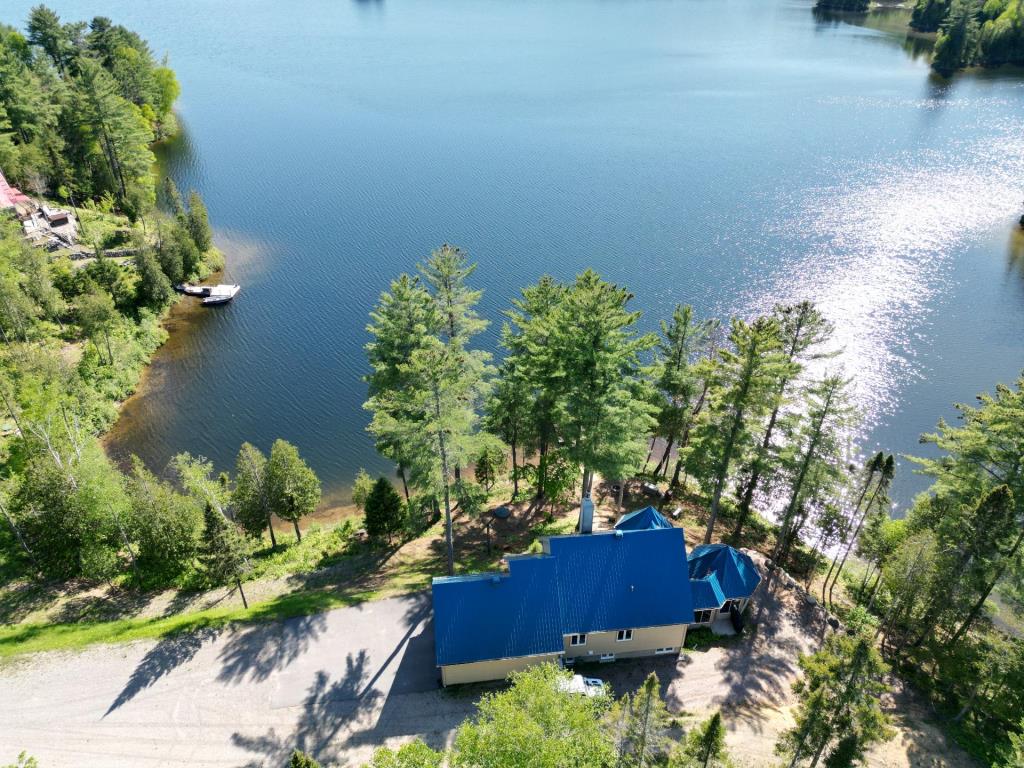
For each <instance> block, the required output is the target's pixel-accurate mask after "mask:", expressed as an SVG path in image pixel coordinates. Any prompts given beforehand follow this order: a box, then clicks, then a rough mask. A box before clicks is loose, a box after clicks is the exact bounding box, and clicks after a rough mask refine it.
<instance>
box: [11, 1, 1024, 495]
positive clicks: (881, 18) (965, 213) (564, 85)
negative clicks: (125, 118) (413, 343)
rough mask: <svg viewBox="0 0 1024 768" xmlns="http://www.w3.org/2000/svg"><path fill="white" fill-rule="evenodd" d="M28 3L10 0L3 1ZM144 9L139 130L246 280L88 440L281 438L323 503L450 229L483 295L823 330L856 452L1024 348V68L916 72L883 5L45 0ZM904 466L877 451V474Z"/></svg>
mask: <svg viewBox="0 0 1024 768" xmlns="http://www.w3.org/2000/svg"><path fill="white" fill-rule="evenodd" d="M35 2H36V0H5V3H4V6H3V10H2V11H0V20H3V21H6V22H8V23H16V24H18V25H19V26H22V23H23V21H24V19H25V18H26V16H27V13H28V9H29V8H30V6H31V5H33V4H34V3H35ZM49 4H50V5H51V6H52V7H54V8H55V9H56V10H57V11H58V12H59V13H60V14H61V15H62V17H63V18H64V19H65V20H66V21H68V20H74V19H84V18H88V17H90V16H92V15H94V14H103V15H107V16H110V17H111V18H113V19H114V20H115V21H117V22H119V23H122V24H125V25H126V26H128V27H130V28H132V29H135V30H137V31H139V32H140V33H141V34H142V35H143V36H144V37H146V38H147V39H148V40H149V41H150V43H151V44H152V46H153V48H154V50H155V51H157V52H158V53H159V54H160V55H163V54H164V53H165V52H166V53H167V54H168V55H169V57H170V64H171V66H173V67H174V69H175V70H176V71H177V73H178V77H179V79H180V81H181V85H182V97H181V100H180V103H179V112H180V117H181V123H182V128H183V131H182V133H181V135H180V136H179V137H178V138H177V139H176V140H175V141H173V142H172V143H171V144H169V145H168V146H166V147H164V148H162V149H161V151H160V159H161V162H162V164H163V167H164V168H165V169H166V172H167V173H169V174H170V175H171V176H173V177H174V179H175V180H176V181H177V183H178V186H179V187H181V188H182V190H183V191H185V190H187V189H189V188H195V189H197V190H199V191H200V192H201V193H202V194H203V196H204V197H205V199H206V202H207V204H208V206H209V209H210V214H211V217H212V221H213V223H214V225H215V227H216V233H217V236H216V240H217V243H218V245H219V246H220V247H221V248H222V249H223V250H224V251H225V253H226V254H227V263H228V267H227V277H228V278H229V279H230V280H231V281H232V282H239V283H241V284H242V286H243V290H242V293H241V294H240V295H239V297H238V298H237V299H236V300H235V302H234V303H233V304H231V305H230V306H227V307H222V308H220V309H216V310H205V311H204V310H192V311H188V312H182V311H179V312H176V313H175V319H174V321H173V324H172V325H173V326H174V329H175V330H174V332H173V334H172V339H171V341H170V343H169V344H168V345H167V346H166V347H165V348H164V349H163V350H162V351H161V352H160V353H159V354H158V356H157V359H156V361H155V363H154V366H153V367H152V369H151V372H150V375H149V376H148V378H147V380H146V383H145V385H144V387H143V390H142V392H141V393H140V395H138V396H137V397H135V398H133V399H132V400H131V401H130V402H129V403H128V404H127V405H126V407H125V409H124V412H123V416H122V418H121V420H120V422H119V423H118V425H117V427H116V428H115V430H114V432H113V434H112V435H111V437H110V441H109V445H110V447H111V450H112V451H113V452H114V453H115V454H116V455H119V456H124V455H126V454H128V453H129V452H131V453H136V454H139V455H140V456H142V457H143V458H144V459H145V460H146V462H147V463H148V464H149V465H150V466H152V467H153V468H155V469H160V468H162V467H164V466H165V465H166V463H167V461H168V459H169V458H170V456H171V455H173V454H174V453H176V452H178V451H184V450H187V451H190V452H192V453H195V454H201V455H204V456H207V457H209V458H211V459H212V460H213V461H214V462H215V463H216V465H217V466H218V468H222V469H228V468H230V467H231V466H232V465H233V461H234V456H235V454H236V452H237V449H238V446H239V444H240V443H241V442H242V441H243V440H248V441H251V442H253V443H255V444H257V445H258V446H260V447H262V448H264V449H268V448H269V446H270V443H271V442H272V441H273V439H274V438H276V437H283V438H286V439H288V440H290V441H292V442H294V443H296V444H297V445H298V446H299V448H300V450H301V452H302V453H303V455H304V456H305V457H306V458H307V459H308V460H309V461H310V463H311V464H312V465H313V467H314V468H315V469H316V471H317V472H318V473H319V475H320V477H321V478H322V480H323V483H324V488H325V496H326V498H327V499H328V500H329V501H332V502H335V501H344V500H345V498H346V496H347V489H348V485H349V483H350V482H351V479H352V478H353V476H354V474H355V473H356V471H357V469H358V468H359V467H361V466H362V467H366V468H367V469H368V470H370V471H372V472H384V471H388V465H387V463H386V462H384V461H383V460H381V459H380V458H379V457H377V456H376V454H375V453H374V450H373V445H372V441H371V440H370V439H369V438H368V436H367V435H366V434H365V432H364V428H365V426H366V423H367V421H368V418H367V414H366V413H365V412H364V411H363V410H362V408H361V404H362V402H363V400H364V399H365V387H364V385H363V383H362V381H361V378H360V377H361V376H362V375H363V373H364V372H365V368H366V366H365V359H364V355H363V352H362V347H363V345H364V344H365V342H366V333H365V330H364V326H365V324H366V320H367V312H368V311H369V309H370V308H371V306H372V305H373V304H374V302H375V300H376V298H377V296H378V294H379V292H380V291H381V290H382V289H384V288H386V286H387V284H388V282H389V280H391V279H392V278H393V277H395V276H397V275H398V274H399V273H401V272H402V271H409V270H413V269H414V268H415V264H416V262H417V261H418V260H420V259H423V258H424V257H425V256H426V255H427V254H429V252H430V250H431V249H432V248H435V247H437V246H438V245H440V244H442V243H444V242H450V243H456V244H458V245H460V246H462V247H463V248H465V249H467V250H468V251H469V253H470V254H471V256H472V257H473V258H474V259H475V260H477V261H478V262H479V269H478V271H477V273H476V276H475V277H476V281H477V284H478V285H479V286H480V287H481V288H483V289H484V290H485V294H484V300H483V304H482V312H483V314H485V315H486V316H487V317H488V318H489V319H490V320H491V321H492V327H491V329H490V331H489V332H488V333H487V334H486V336H485V337H484V338H483V339H482V341H481V343H482V344H483V345H485V346H487V347H489V348H493V347H494V346H495V341H496V335H497V331H498V326H499V323H500V312H501V311H502V310H503V309H504V308H506V307H507V306H508V303H509V301H510V299H511V298H513V297H514V296H515V295H516V293H517V291H518V289H519V288H520V287H522V286H524V285H526V284H528V283H530V282H532V281H534V280H535V279H536V278H538V277H539V276H540V275H541V274H543V273H545V272H548V273H551V274H553V275H555V276H557V277H559V278H563V279H570V278H571V277H572V276H573V275H574V274H576V273H577V272H579V271H581V270H582V269H584V268H585V267H587V266H592V267H594V268H596V269H597V270H598V271H600V272H601V273H602V274H604V275H605V276H606V277H607V278H608V279H610V280H613V281H616V282H619V283H623V284H626V285H628V286H629V287H630V288H631V289H632V290H633V292H634V293H635V294H636V306H637V308H640V309H642V310H644V313H645V314H644V319H643V323H644V325H645V327H646V328H648V329H654V328H656V326H657V323H658V321H659V320H661V319H662V318H665V317H667V316H668V315H669V314H670V312H671V309H672V307H673V305H675V304H676V303H677V302H689V303H692V304H693V305H695V307H696V309H697V310H698V311H699V312H700V313H703V314H705V315H709V314H714V315H719V316H723V317H725V316H727V315H729V314H732V313H738V314H741V315H745V316H749V315H752V314H755V313H758V312H761V311H765V310H768V309H770V307H771V305H772V304H773V303H774V302H777V301H791V300H797V299H802V298H810V299H813V300H814V301H816V302H817V303H818V304H819V305H820V306H821V308H822V309H823V310H824V312H825V313H826V314H827V315H828V316H829V317H830V318H831V319H832V320H833V321H834V322H835V323H836V325H837V329H838V333H837V335H838V340H839V342H840V343H841V344H842V346H843V348H844V352H843V354H842V356H841V358H840V360H841V361H842V364H843V365H844V366H845V370H847V371H848V373H849V374H850V375H851V376H852V377H853V379H854V387H855V392H856V397H857V401H858V403H859V404H860V406H861V407H862V409H863V411H864V414H865V423H864V425H863V428H862V433H863V445H864V450H866V451H867V450H875V449H876V447H884V448H885V449H886V450H890V451H894V452H897V453H901V454H903V453H908V452H917V451H919V450H920V448H919V447H918V445H917V438H918V435H919V434H920V433H921V432H924V431H927V430H929V429H931V428H933V427H934V425H935V422H936V420H937V419H938V418H939V417H943V416H944V417H947V418H949V417H951V416H953V415H955V414H954V411H953V409H952V403H953V402H955V401H971V400H972V399H973V396H974V395H975V394H976V393H977V392H979V391H982V390H986V389H991V388H992V387H993V385H994V384H995V383H996V382H997V381H1007V382H1008V381H1010V380H1011V379H1013V378H1014V377H1015V376H1016V375H1017V374H1018V373H1019V371H1020V370H1021V368H1022V367H1024V243H1022V242H1021V240H1020V239H1019V238H1017V239H1014V238H1015V236H1014V234H1013V224H1014V221H1015V219H1016V218H1017V217H1018V216H1020V214H1021V211H1022V203H1021V201H1022V199H1024V126H1022V118H1024V78H1022V77H1021V73H1020V72H1019V71H1018V72H1011V71H1000V72H984V73H980V74H967V75H961V76H958V77H956V78H955V79H953V80H952V81H950V82H946V81H942V80H937V79H935V78H934V77H932V76H931V75H930V74H929V70H928V63H927V47H928V45H927V43H926V42H922V41H919V40H909V41H908V40H907V38H906V35H905V34H904V33H902V32H901V29H902V24H903V22H904V21H905V19H906V12H905V11H899V10H895V11H892V10H890V11H881V12H876V13H873V14H871V15H870V16H868V17H851V20H845V21H844V20H840V19H837V18H830V17H823V16H821V15H816V14H815V13H814V12H813V11H812V8H811V3H810V2H807V1H805V0H801V1H796V0H722V1H721V2H715V3H711V2H706V1H704V0H650V1H648V2H634V1H630V0H603V1H600V2H599V1H597V0H516V2H512V0H431V2H425V1H424V0H357V1H351V0H304V1H302V2H298V1H297V2H281V0H245V1H244V2H243V1H242V0H175V2H173V3H162V4H155V3H139V2H136V1H133V0H89V1H88V2H85V1H84V0H49ZM923 487H924V483H923V481H922V479H921V478H919V477H914V476H912V475H911V474H910V466H909V464H908V462H906V461H902V462H901V472H900V475H899V477H898V480H897V486H896V498H897V500H898V501H900V502H902V503H906V502H907V501H908V500H909V499H910V498H911V496H912V495H913V493H915V492H917V491H918V490H920V489H921V488H923Z"/></svg>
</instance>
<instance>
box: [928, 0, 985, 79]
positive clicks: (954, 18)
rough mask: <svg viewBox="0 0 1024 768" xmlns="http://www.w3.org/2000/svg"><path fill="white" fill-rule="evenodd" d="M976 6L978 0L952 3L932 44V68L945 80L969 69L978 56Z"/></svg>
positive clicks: (960, 0) (954, 0)
mask: <svg viewBox="0 0 1024 768" xmlns="http://www.w3.org/2000/svg"><path fill="white" fill-rule="evenodd" d="M978 10H979V6H978V3H977V0H952V2H951V3H950V7H949V14H948V15H947V16H946V20H945V21H944V22H943V23H942V27H941V28H940V30H939V36H938V37H937V38H936V40H935V50H934V54H933V56H932V68H933V69H934V70H935V71H936V72H938V73H939V74H940V75H942V76H944V77H949V76H950V75H951V74H953V72H955V71H956V70H958V69H962V68H963V67H969V66H970V65H971V64H973V63H974V62H975V60H976V59H977V56H978V38H979V34H980V25H979V23H978Z"/></svg>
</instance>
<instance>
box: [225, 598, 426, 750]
mask: <svg viewBox="0 0 1024 768" xmlns="http://www.w3.org/2000/svg"><path fill="white" fill-rule="evenodd" d="M400 599H401V600H403V601H405V602H406V603H407V605H406V606H405V610H404V613H403V615H402V617H401V618H400V619H399V620H398V623H399V624H400V625H401V626H404V627H405V628H406V631H405V632H404V634H403V635H402V637H401V638H400V639H399V640H398V641H397V642H396V643H395V645H394V647H393V648H392V649H391V650H390V653H389V654H388V655H387V656H386V657H385V658H383V659H377V658H373V659H371V657H370V655H369V653H368V651H367V650H366V649H361V650H359V651H358V652H355V653H349V654H348V655H347V657H346V659H345V671H344V673H343V674H341V675H340V676H339V677H338V678H337V679H336V680H333V681H332V680H331V675H330V673H329V672H328V671H326V670H323V669H321V670H319V671H318V672H317V673H316V678H315V680H314V682H313V684H312V685H311V686H310V688H309V689H308V693H307V695H306V697H305V699H304V700H303V703H302V713H301V715H300V717H299V720H298V722H297V724H296V726H295V728H294V729H293V731H292V732H291V733H288V734H279V733H277V731H276V730H274V729H271V730H270V731H269V732H268V733H267V734H266V735H264V736H257V737H251V736H246V735H244V734H242V733H239V732H236V733H235V734H233V735H232V742H233V743H234V744H235V745H237V746H239V747H242V748H243V749H246V750H248V751H250V752H254V753H258V754H259V755H261V757H259V758H254V759H253V760H252V761H251V762H250V763H248V764H247V765H249V766H262V765H284V764H286V763H287V760H288V756H289V755H290V754H291V752H292V750H293V749H300V750H302V751H304V752H308V753H309V754H311V755H313V757H315V758H316V759H317V760H319V761H320V762H323V763H330V762H332V761H335V760H338V759H339V753H340V750H341V749H342V747H343V746H345V745H346V744H348V743H351V742H352V741H353V740H354V738H355V737H352V736H350V737H349V738H348V739H347V740H343V739H341V738H340V734H341V732H342V730H343V729H345V730H349V731H353V730H355V729H357V728H359V727H361V726H363V727H365V728H366V729H367V730H365V731H363V732H364V733H373V732H374V731H375V729H376V726H377V723H379V722H380V721H381V720H382V719H383V715H384V713H385V712H386V709H387V708H386V706H385V708H384V709H383V710H382V709H381V707H380V705H381V703H382V702H383V701H385V695H386V697H387V700H390V699H391V698H392V697H393V696H395V695H397V694H401V693H411V692H420V691H424V690H430V689H432V688H434V687H435V686H436V682H435V672H434V666H433V664H434V643H433V628H432V625H431V624H430V622H429V620H428V619H429V617H430V610H431V604H430V593H429V592H420V593H416V594H413V595H409V596H407V597H403V598H400ZM417 630H420V631H419V632H418V633H417ZM413 635H415V637H413ZM410 638H412V639H410ZM253 642H256V638H255V637H254V638H253ZM423 642H426V643H428V645H423V644H422V643H423ZM240 650H241V649H239V651H240ZM222 656H224V654H222ZM396 664H397V669H396V672H395V678H394V681H393V682H392V684H391V685H390V687H389V688H388V689H387V693H386V694H385V692H383V691H381V690H380V688H379V687H378V682H379V681H380V680H381V678H382V677H383V675H384V674H385V672H386V671H387V670H388V669H389V668H391V667H392V665H396ZM243 674H248V672H243ZM222 679H223V673H222ZM420 714H422V715H424V716H425V713H420ZM410 732H411V733H412V732H416V731H410Z"/></svg>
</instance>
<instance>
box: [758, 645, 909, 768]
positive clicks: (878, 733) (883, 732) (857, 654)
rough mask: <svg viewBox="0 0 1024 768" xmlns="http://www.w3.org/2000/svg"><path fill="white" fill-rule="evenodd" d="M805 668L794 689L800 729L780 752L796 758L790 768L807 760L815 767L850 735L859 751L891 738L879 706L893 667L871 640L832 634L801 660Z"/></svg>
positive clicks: (787, 735)
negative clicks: (885, 678)
mask: <svg viewBox="0 0 1024 768" xmlns="http://www.w3.org/2000/svg"><path fill="white" fill-rule="evenodd" d="M799 664H800V669H801V670H802V671H803V677H801V678H800V679H799V680H797V682H795V683H794V684H793V690H794V691H795V692H796V694H797V697H798V701H799V704H798V707H797V711H796V714H795V719H796V725H795V726H794V727H793V728H790V729H789V730H787V731H785V732H784V733H783V734H782V735H781V736H780V737H779V741H778V742H777V743H776V747H775V749H776V752H777V753H778V754H779V755H784V756H786V757H788V758H789V759H790V762H789V768H795V767H796V766H798V765H803V764H805V763H807V761H810V763H809V764H810V768H814V767H815V766H816V765H817V764H818V762H819V761H820V760H821V757H822V755H823V754H825V751H826V750H827V749H828V748H829V747H830V746H831V747H833V748H834V749H839V748H840V744H839V742H840V741H841V740H842V738H843V737H844V736H853V737H855V738H856V740H857V741H856V744H855V745H853V747H854V748H855V749H856V750H858V751H863V750H864V749H865V748H866V747H867V746H869V745H871V744H873V743H875V742H878V741H881V740H883V739H885V738H888V736H889V734H890V733H891V731H890V728H889V718H888V717H887V716H886V715H885V713H884V712H883V711H882V709H881V704H880V702H879V699H880V697H881V695H882V694H883V693H884V692H885V691H886V685H885V682H884V676H885V675H886V674H887V672H888V667H886V665H885V664H884V663H883V662H882V658H881V656H880V655H879V653H878V650H877V649H876V648H875V646H874V643H873V641H872V639H871V637H870V636H869V635H867V634H866V633H864V632H863V631H860V632H857V631H855V632H854V634H853V635H847V634H845V633H835V634H832V635H829V637H828V638H827V639H826V640H825V644H824V645H823V647H822V649H821V650H820V651H818V652H817V653H814V654H811V655H809V656H801V657H800V662H799ZM850 748H851V746H850V745H844V746H843V747H842V749H843V750H845V751H847V752H848V751H849V750H850Z"/></svg>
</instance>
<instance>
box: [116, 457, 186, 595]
mask: <svg viewBox="0 0 1024 768" xmlns="http://www.w3.org/2000/svg"><path fill="white" fill-rule="evenodd" d="M127 490H128V496H129V499H130V503H131V513H130V522H129V524H128V529H129V531H130V533H131V539H132V540H133V541H134V542H135V543H136V547H137V562H138V567H139V569H140V571H141V572H142V574H143V578H144V579H145V580H146V581H148V582H150V583H155V584H158V585H162V584H167V583H170V582H172V581H174V579H175V578H177V577H178V576H179V575H180V574H181V573H182V572H184V571H185V569H186V568H188V567H189V566H190V565H191V563H192V560H193V559H194V558H195V556H196V554H197V553H198V549H199V541H200V535H201V533H202V531H203V525H204V522H203V507H202V505H201V504H200V503H199V502H198V500H197V499H196V498H195V497H192V496H186V495H184V494H180V493H178V492H177V491H175V490H174V488H173V487H172V486H171V485H170V484H169V483H166V482H161V481H159V480H158V479H157V478H156V477H155V476H154V475H153V474H152V473H151V472H149V471H147V470H146V469H145V467H144V466H143V465H142V462H141V461H139V460H138V459H137V458H134V459H133V468H132V475H131V477H130V478H129V480H128V488H127Z"/></svg>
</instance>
